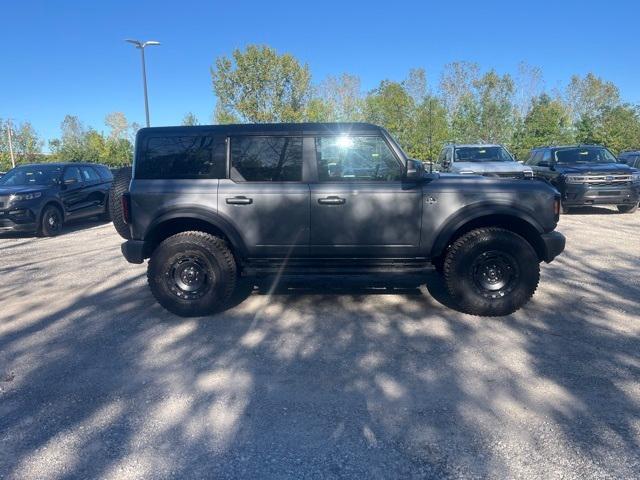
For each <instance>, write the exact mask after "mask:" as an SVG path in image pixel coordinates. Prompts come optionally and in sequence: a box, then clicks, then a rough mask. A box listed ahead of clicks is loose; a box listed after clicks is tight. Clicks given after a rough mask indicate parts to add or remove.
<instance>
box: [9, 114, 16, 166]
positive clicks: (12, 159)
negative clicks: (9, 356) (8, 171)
mask: <svg viewBox="0 0 640 480" xmlns="http://www.w3.org/2000/svg"><path fill="white" fill-rule="evenodd" d="M7 136H8V137H9V156H10V157H11V168H16V159H15V157H14V156H13V142H12V140H11V120H7Z"/></svg>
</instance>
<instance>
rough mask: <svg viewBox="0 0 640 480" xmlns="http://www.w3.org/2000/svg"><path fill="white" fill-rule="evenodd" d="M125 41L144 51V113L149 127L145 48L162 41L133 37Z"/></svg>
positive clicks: (141, 51)
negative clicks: (143, 40)
mask: <svg viewBox="0 0 640 480" xmlns="http://www.w3.org/2000/svg"><path fill="white" fill-rule="evenodd" d="M125 42H129V43H131V44H132V45H134V46H135V47H136V48H137V49H139V50H140V53H142V56H141V58H142V85H143V87H144V113H145V117H146V119H147V127H149V126H150V123H149V99H148V97H147V67H146V65H145V61H144V49H145V47H150V46H154V45H160V42H156V41H155V40H149V41H147V42H141V41H140V40H131V39H128V40H125Z"/></svg>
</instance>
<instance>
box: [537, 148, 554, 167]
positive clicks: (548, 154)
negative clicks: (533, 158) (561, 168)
mask: <svg viewBox="0 0 640 480" xmlns="http://www.w3.org/2000/svg"><path fill="white" fill-rule="evenodd" d="M539 162H542V163H549V164H550V163H551V162H552V160H551V150H545V151H544V152H543V153H542V159H540V160H539Z"/></svg>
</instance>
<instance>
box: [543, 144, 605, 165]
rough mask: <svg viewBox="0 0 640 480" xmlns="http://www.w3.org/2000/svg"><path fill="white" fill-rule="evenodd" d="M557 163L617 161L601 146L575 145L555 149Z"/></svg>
mask: <svg viewBox="0 0 640 480" xmlns="http://www.w3.org/2000/svg"><path fill="white" fill-rule="evenodd" d="M556 161H557V162H558V163H617V160H616V157H614V156H613V154H612V153H611V152H609V150H607V149H606V148H601V147H577V148H564V149H562V150H556Z"/></svg>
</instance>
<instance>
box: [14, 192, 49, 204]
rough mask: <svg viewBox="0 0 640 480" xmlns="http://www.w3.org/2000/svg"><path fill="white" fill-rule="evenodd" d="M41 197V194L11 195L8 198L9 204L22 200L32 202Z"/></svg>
mask: <svg viewBox="0 0 640 480" xmlns="http://www.w3.org/2000/svg"><path fill="white" fill-rule="evenodd" d="M41 196H42V192H31V193H21V194H13V195H10V196H9V203H12V202H22V201H24V200H33V199H34V198H40V197H41Z"/></svg>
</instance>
